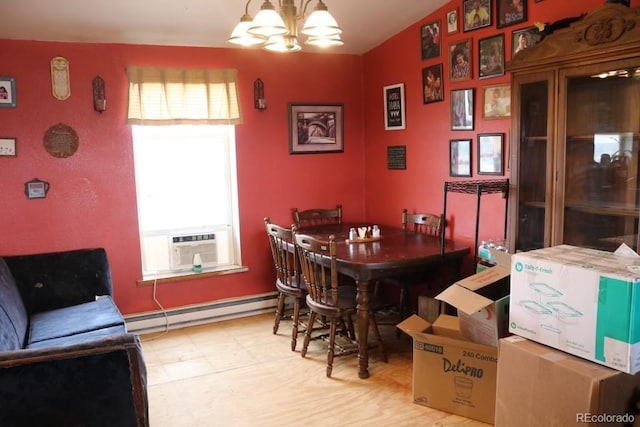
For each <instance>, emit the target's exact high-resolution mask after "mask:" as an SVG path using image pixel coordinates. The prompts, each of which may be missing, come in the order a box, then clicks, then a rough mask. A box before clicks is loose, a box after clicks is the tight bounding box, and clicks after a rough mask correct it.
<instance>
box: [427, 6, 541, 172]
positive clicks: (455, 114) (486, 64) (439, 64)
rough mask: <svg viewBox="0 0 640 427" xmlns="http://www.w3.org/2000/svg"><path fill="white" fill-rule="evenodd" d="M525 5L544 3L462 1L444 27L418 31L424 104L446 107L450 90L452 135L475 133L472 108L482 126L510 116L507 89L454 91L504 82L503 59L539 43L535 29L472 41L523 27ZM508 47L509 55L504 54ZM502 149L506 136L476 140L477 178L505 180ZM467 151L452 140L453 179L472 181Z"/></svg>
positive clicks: (435, 24)
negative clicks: (488, 32) (484, 82)
mask: <svg viewBox="0 0 640 427" xmlns="http://www.w3.org/2000/svg"><path fill="white" fill-rule="evenodd" d="M529 1H535V2H536V3H538V2H540V1H542V0H462V3H461V7H459V8H458V7H457V8H454V9H451V10H448V11H446V13H445V19H444V24H443V22H442V21H443V20H433V21H432V22H426V23H425V24H423V25H421V26H420V49H421V52H420V55H421V59H422V60H423V61H425V65H424V66H423V68H422V87H423V103H424V104H431V103H434V102H442V101H444V100H445V97H446V96H445V94H446V93H447V92H446V91H445V86H446V85H448V84H452V86H453V87H451V89H450V90H449V92H448V93H449V95H450V98H449V99H450V106H451V111H450V120H451V130H452V131H472V130H474V122H475V120H476V115H477V113H476V111H475V105H476V102H478V106H479V109H480V111H479V117H480V118H481V119H482V120H496V119H498V120H499V119H507V118H509V117H510V116H511V87H510V84H509V83H501V84H489V85H485V86H482V87H478V88H473V87H470V88H457V87H456V86H459V85H458V83H462V84H463V85H464V82H470V81H472V80H473V79H476V78H477V79H479V80H485V79H491V78H494V77H499V76H504V74H505V61H506V59H505V58H506V57H509V58H513V56H514V55H517V54H518V53H519V52H520V51H522V50H524V49H526V48H528V47H531V46H533V45H535V44H537V43H538V42H539V41H540V40H541V34H540V33H539V32H538V29H537V27H535V26H527V27H524V28H522V27H518V28H515V29H513V30H512V31H507V30H505V31H504V32H500V33H498V34H492V35H490V36H486V37H477V36H476V37H473V35H474V34H473V33H472V32H473V31H476V30H479V29H482V28H486V27H492V26H495V28H497V29H502V28H507V27H511V26H516V25H518V24H525V23H526V22H527V20H528V16H527V15H528V10H527V3H528V2H529ZM484 33H485V34H486V32H484ZM507 37H508V38H507ZM509 45H510V47H511V49H509V50H510V52H509V51H507V46H509ZM427 61H429V63H426V62H427ZM504 145H505V142H504V134H478V141H477V151H475V153H477V173H478V174H479V175H483V174H487V175H503V174H504V162H503V158H504ZM471 146H472V141H471V139H451V140H450V165H451V169H450V175H451V176H471V173H472V167H471V165H472V163H471V152H472V150H471ZM498 160H499V161H498Z"/></svg>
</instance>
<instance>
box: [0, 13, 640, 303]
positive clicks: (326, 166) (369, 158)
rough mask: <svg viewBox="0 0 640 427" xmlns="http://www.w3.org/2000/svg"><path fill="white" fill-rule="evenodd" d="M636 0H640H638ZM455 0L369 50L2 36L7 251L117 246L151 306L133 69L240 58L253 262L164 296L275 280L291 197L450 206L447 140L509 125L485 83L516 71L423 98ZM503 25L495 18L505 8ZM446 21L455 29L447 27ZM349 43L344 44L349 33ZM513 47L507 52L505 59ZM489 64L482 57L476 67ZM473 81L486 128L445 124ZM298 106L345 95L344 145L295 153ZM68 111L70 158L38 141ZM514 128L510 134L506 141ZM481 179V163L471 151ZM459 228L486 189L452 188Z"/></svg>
mask: <svg viewBox="0 0 640 427" xmlns="http://www.w3.org/2000/svg"><path fill="white" fill-rule="evenodd" d="M602 3H603V1H602V0H583V1H581V2H558V1H552V0H544V1H542V2H540V3H535V2H533V1H531V0H530V1H529V2H528V4H529V23H528V24H521V25H518V26H514V27H507V28H505V29H501V30H496V28H495V23H494V25H493V26H491V27H489V28H484V29H480V30H476V31H471V32H468V33H464V32H459V33H457V34H454V35H451V36H449V35H447V34H442V51H443V52H444V51H446V49H447V47H448V45H449V44H450V43H451V42H452V41H458V40H462V39H464V38H468V37H471V38H473V43H474V57H475V58H477V51H476V50H477V42H478V39H479V38H484V37H487V36H490V35H493V34H496V33H498V32H505V34H506V48H507V51H508V52H509V51H510V47H511V31H512V30H513V29H518V28H523V27H526V26H528V25H531V24H532V23H533V22H534V21H547V22H553V21H555V20H558V19H561V18H563V17H567V16H575V15H577V14H579V13H581V12H586V11H588V10H591V9H593V8H595V7H597V6H599V5H600V4H602ZM633 3H640V0H634V1H633V2H632V5H633V6H637V5H636V4H633ZM460 5H461V2H460V1H455V2H451V3H449V4H448V5H447V6H445V7H443V8H441V9H440V10H438V11H436V12H435V13H434V14H432V15H430V16H427V17H424V18H423V19H420V20H419V21H417V22H416V23H415V24H414V25H412V26H410V27H409V28H407V29H406V30H404V31H402V32H400V33H399V34H397V35H396V36H394V37H393V38H391V39H389V40H388V41H386V42H385V43H383V44H382V45H380V46H379V47H377V48H375V49H373V50H372V51H370V52H369V53H367V54H366V55H364V56H363V57H359V56H353V55H334V54H322V55H314V54H309V53H304V52H301V53H296V54H285V55H278V54H272V53H268V52H264V51H259V50H242V49H214V48H180V47H158V46H133V45H101V44H80V43H48V42H32V41H11V40H0V64H2V65H1V67H0V75H2V76H11V77H15V78H16V86H17V103H18V105H17V107H16V108H2V109H0V137H15V138H17V141H18V144H17V153H18V155H17V157H15V158H14V157H0V206H1V207H2V221H1V222H0V235H1V238H0V254H3V255H9V254H23V253H35V252H49V251H57V250H66V249H74V248H82V247H97V246H100V247H105V248H106V250H107V252H108V254H109V258H110V262H111V267H112V274H113V279H114V286H115V298H116V302H117V304H118V306H119V307H120V309H121V310H122V311H123V313H125V314H130V313H136V312H144V311H150V310H155V309H156V306H155V304H154V302H153V299H152V288H151V287H144V288H140V287H136V283H135V282H136V280H138V279H140V278H141V277H140V276H141V269H140V255H139V238H138V231H137V214H136V201H135V183H134V174H133V159H132V150H131V131H130V128H129V126H127V125H126V123H125V108H126V93H127V81H126V73H125V70H126V67H127V66H128V65H158V66H166V67H216V68H223V67H229V68H236V69H238V75H239V83H240V96H241V108H242V112H243V117H244V124H242V125H239V126H237V127H236V135H237V159H238V175H239V176H238V179H239V202H240V224H241V243H242V255H243V264H244V265H246V266H248V267H249V271H248V272H247V273H242V274H232V275H225V276H220V277H214V278H207V279H197V280H189V281H184V282H177V283H170V284H163V285H161V286H160V287H159V288H158V292H157V297H158V299H159V300H160V301H161V302H162V304H163V305H164V306H165V307H166V308H171V307H177V306H182V305H188V304H197V303H202V302H207V301H213V300H218V299H223V298H231V297H238V296H244V295H251V294H259V293H264V292H269V291H272V290H273V271H272V266H271V264H270V259H269V254H268V252H267V251H268V249H267V242H266V239H265V237H264V228H263V223H262V219H263V217H264V216H266V215H269V216H270V217H271V219H272V221H274V222H276V223H281V224H288V223H290V221H291V217H290V208H291V207H294V206H295V207H300V208H306V207H316V206H333V205H335V204H336V203H342V204H343V205H344V216H345V219H346V220H347V221H349V220H361V219H367V220H370V221H374V222H378V223H388V224H397V223H399V221H400V211H401V209H402V208H405V207H406V208H408V209H411V210H413V209H415V210H429V211H434V212H438V211H441V210H442V208H443V198H442V193H443V191H442V189H443V182H444V181H445V180H450V179H451V178H449V163H448V156H449V139H454V138H472V139H473V141H474V147H473V153H474V154H473V156H474V159H475V151H476V150H475V141H476V135H477V134H478V133H485V132H504V133H505V134H507V135H508V134H509V126H510V124H509V121H508V120H492V121H483V120H481V119H479V111H480V110H479V106H480V102H481V100H480V92H479V89H478V88H480V87H482V86H485V85H493V84H497V83H501V82H508V80H509V77H508V76H504V77H498V78H491V79H486V80H482V81H480V80H478V79H477V77H476V78H474V79H473V80H471V81H467V82H462V83H455V84H450V83H449V81H448V79H447V78H446V77H445V80H444V90H445V100H444V101H443V102H437V103H432V104H427V105H424V104H423V103H422V81H421V80H422V77H421V70H422V68H423V67H426V66H429V65H433V64H436V63H439V62H443V63H444V64H445V65H444V75H445V76H448V75H449V74H448V73H449V67H448V63H447V60H446V59H445V57H444V56H441V57H440V58H434V59H430V60H427V61H422V60H421V59H420V38H419V28H420V26H421V25H423V24H425V23H428V22H433V20H435V19H441V20H442V21H443V23H444V16H445V13H446V12H447V11H449V10H451V9H452V8H453V7H457V8H458V10H460V7H461V6H460ZM494 22H495V20H494ZM445 33H446V32H445ZM345 41H346V42H347V43H348V40H345ZM55 56H63V57H65V58H67V59H68V60H69V63H70V73H71V97H70V98H69V99H68V100H65V101H59V100H56V99H55V98H53V97H52V95H51V77H50V70H49V61H50V60H51V58H53V57H55ZM507 59H509V55H507ZM474 68H475V69H474V75H477V63H476V64H475V67H474ZM98 74H99V75H100V76H102V77H103V78H104V80H105V82H106V91H107V104H108V106H107V108H108V110H107V111H106V112H104V113H103V114H99V113H96V112H95V111H93V107H92V93H91V81H92V79H93V78H94V77H95V76H96V75H98ZM258 77H260V78H261V79H262V80H263V81H264V83H265V95H266V99H267V106H268V108H267V110H266V111H264V112H258V111H257V110H255V109H254V108H252V106H253V81H254V80H255V79H256V78H258ZM401 82H402V83H404V84H405V91H406V102H407V104H406V112H407V129H406V130H404V131H385V130H384V125H383V124H384V118H383V97H382V88H383V86H385V85H389V84H395V83H401ZM469 87H473V88H476V109H475V110H476V120H475V129H474V131H470V132H461V131H456V132H452V131H450V130H449V128H450V121H449V108H450V104H449V91H450V90H451V89H461V88H469ZM289 102H327V103H334V102H339V103H343V104H344V119H345V123H344V129H345V134H344V141H345V152H344V154H324V155H295V156H292V155H289V153H288V138H289V136H288V125H287V122H288V110H287V103H289ZM59 122H63V123H65V124H68V125H70V126H72V127H73V128H74V129H75V130H76V132H77V133H78V135H79V139H80V146H79V149H78V151H77V152H76V153H75V154H74V155H73V156H72V157H69V158H66V159H58V158H53V157H51V156H50V155H49V154H48V153H47V152H46V151H45V150H44V147H43V145H42V140H43V135H44V133H45V131H46V130H47V129H48V128H49V127H50V126H52V125H54V124H57V123H59ZM507 140H508V138H507ZM389 145H406V146H407V169H406V170H403V171H400V170H387V167H386V147H387V146H389ZM35 177H37V178H40V179H42V180H46V181H48V182H50V184H51V190H50V191H49V194H48V195H47V198H46V199H37V200H28V199H27V198H26V197H25V195H24V183H25V182H26V181H29V180H31V179H33V178H35ZM474 178H477V177H476V176H475V160H474ZM482 206H483V211H482V213H481V226H480V233H481V238H492V237H498V236H500V235H501V234H502V227H503V225H504V213H503V212H504V201H503V200H502V199H501V198H500V196H499V195H490V196H485V198H483V199H482ZM447 211H448V215H447V216H448V219H449V221H450V224H451V227H450V230H451V231H450V235H452V236H453V237H455V238H458V239H462V240H468V241H469V242H472V241H473V234H474V226H475V222H474V221H475V215H474V212H475V197H472V196H468V195H457V194H456V195H451V196H450V198H449V203H448V206H447Z"/></svg>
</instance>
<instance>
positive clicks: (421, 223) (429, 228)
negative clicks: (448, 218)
mask: <svg viewBox="0 0 640 427" xmlns="http://www.w3.org/2000/svg"><path fill="white" fill-rule="evenodd" d="M443 225H444V218H443V216H442V215H435V214H431V213H415V214H410V213H408V212H407V210H406V209H403V210H402V229H403V230H411V231H415V232H416V233H424V234H428V235H430V236H435V237H441V236H442V231H443V227H442V226H443Z"/></svg>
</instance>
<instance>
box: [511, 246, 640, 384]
mask: <svg viewBox="0 0 640 427" xmlns="http://www.w3.org/2000/svg"><path fill="white" fill-rule="evenodd" d="M638 262H639V261H638V258H629V257H622V256H617V255H615V254H613V253H611V252H604V251H598V250H593V249H587V248H580V247H576V246H570V245H560V246H554V247H551V248H544V249H537V250H534V251H529V252H520V253H516V254H514V255H513V256H512V262H511V306H510V309H509V322H510V323H509V331H510V332H512V333H514V334H517V335H520V336H522V337H525V338H529V339H531V340H534V341H538V342H540V343H542V344H546V345H549V346H551V347H554V348H557V349H559V350H562V351H565V352H567V353H570V354H573V355H576V356H579V357H582V358H584V359H587V360H591V361H594V362H597V363H600V364H602V365H605V366H609V367H611V368H614V369H617V370H620V371H623V372H627V373H631V374H634V373H636V372H639V371H640V271H639V270H638V268H637V267H636V265H635V264H636V263H638Z"/></svg>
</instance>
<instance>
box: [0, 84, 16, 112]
mask: <svg viewBox="0 0 640 427" xmlns="http://www.w3.org/2000/svg"><path fill="white" fill-rule="evenodd" d="M15 106H16V79H14V78H13V77H0V108H13V107H15Z"/></svg>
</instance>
